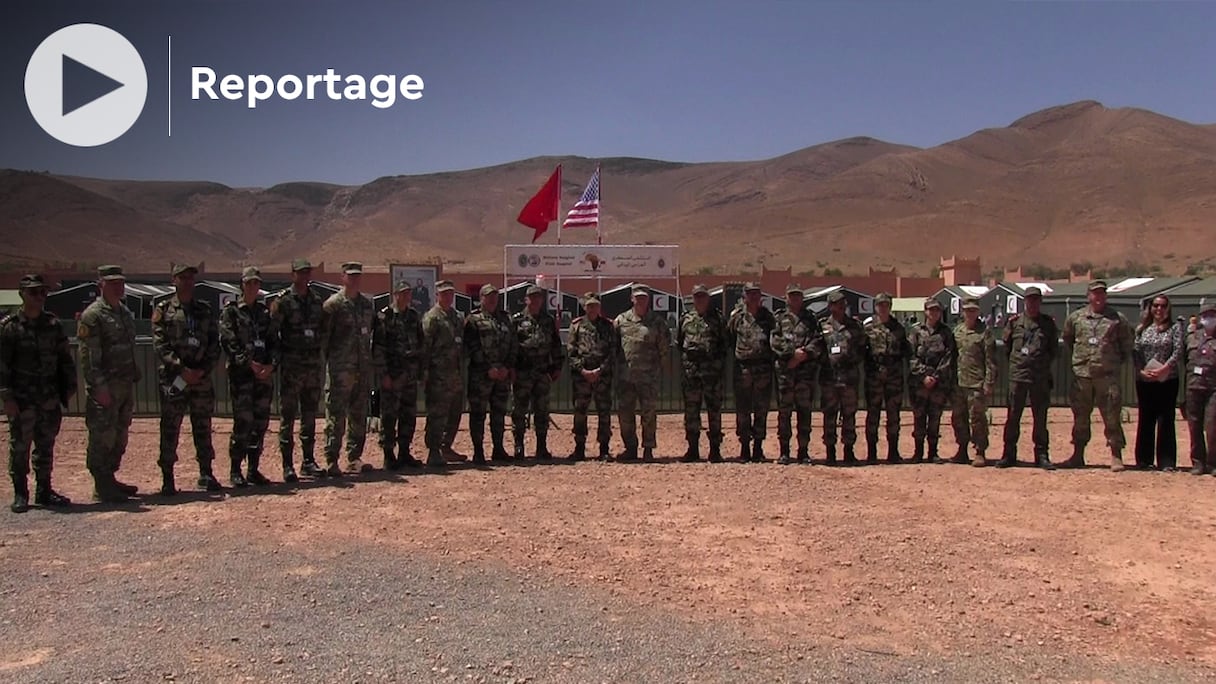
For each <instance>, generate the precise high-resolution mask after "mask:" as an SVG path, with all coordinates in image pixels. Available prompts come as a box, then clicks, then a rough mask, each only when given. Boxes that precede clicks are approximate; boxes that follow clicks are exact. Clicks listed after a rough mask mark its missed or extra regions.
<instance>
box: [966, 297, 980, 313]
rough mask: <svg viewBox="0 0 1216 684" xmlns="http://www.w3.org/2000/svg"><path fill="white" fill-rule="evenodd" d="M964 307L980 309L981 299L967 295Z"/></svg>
mask: <svg viewBox="0 0 1216 684" xmlns="http://www.w3.org/2000/svg"><path fill="white" fill-rule="evenodd" d="M963 308H964V309H975V310H977V311H978V310H979V308H980V300H978V299H976V298H975V297H967V298H966V299H964V300H963Z"/></svg>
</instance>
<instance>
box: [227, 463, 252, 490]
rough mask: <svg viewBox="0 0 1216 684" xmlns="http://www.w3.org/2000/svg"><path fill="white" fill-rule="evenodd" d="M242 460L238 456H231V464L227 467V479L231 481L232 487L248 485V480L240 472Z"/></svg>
mask: <svg viewBox="0 0 1216 684" xmlns="http://www.w3.org/2000/svg"><path fill="white" fill-rule="evenodd" d="M242 460H243V459H241V458H240V457H239V456H233V457H232V458H231V461H232V464H231V466H230V467H229V468H228V481H229V482H231V483H232V486H233V487H248V486H249V481H248V480H246V479H245V476H244V475H243V474H242V473H241V461H242Z"/></svg>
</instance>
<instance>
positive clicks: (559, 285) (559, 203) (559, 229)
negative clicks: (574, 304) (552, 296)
mask: <svg viewBox="0 0 1216 684" xmlns="http://www.w3.org/2000/svg"><path fill="white" fill-rule="evenodd" d="M563 222H564V221H563V220H562V176H561V173H558V174H557V244H559V245H560V244H561V243H562V230H564V229H563V228H562V223H563ZM554 308H555V309H556V311H555V316H554V317H555V318H557V329H558V330H561V329H562V274H561V272H560V271H559V272H558V274H557V306H556V307H554Z"/></svg>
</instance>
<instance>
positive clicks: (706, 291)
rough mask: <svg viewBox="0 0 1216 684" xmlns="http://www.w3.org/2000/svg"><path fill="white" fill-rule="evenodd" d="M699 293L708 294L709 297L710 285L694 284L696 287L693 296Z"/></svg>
mask: <svg viewBox="0 0 1216 684" xmlns="http://www.w3.org/2000/svg"><path fill="white" fill-rule="evenodd" d="M697 295H705V296H707V297H708V296H709V288H708V287H705V286H704V285H696V286H694V287H693V288H692V296H694V297H696V296H697Z"/></svg>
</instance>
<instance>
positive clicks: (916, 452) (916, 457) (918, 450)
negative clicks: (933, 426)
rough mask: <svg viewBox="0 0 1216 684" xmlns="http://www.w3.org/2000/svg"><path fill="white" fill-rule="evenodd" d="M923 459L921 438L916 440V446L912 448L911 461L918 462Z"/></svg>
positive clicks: (923, 450)
mask: <svg viewBox="0 0 1216 684" xmlns="http://www.w3.org/2000/svg"><path fill="white" fill-rule="evenodd" d="M924 460H925V441H924V440H922V439H918V440H916V446H915V447H914V448H913V450H912V462H913V463H920V462H922V461H924Z"/></svg>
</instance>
